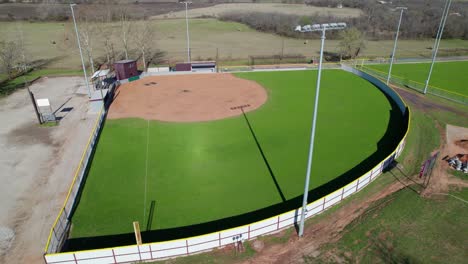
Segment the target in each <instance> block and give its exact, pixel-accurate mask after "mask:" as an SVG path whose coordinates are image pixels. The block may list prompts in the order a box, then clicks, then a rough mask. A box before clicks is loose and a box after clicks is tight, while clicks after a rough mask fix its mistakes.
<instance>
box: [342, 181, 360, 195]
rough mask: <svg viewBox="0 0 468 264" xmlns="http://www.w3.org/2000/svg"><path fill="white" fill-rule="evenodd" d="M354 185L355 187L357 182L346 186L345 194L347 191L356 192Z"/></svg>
mask: <svg viewBox="0 0 468 264" xmlns="http://www.w3.org/2000/svg"><path fill="white" fill-rule="evenodd" d="M356 185H357V180H356V181H353V182H352V183H350V184H348V185H346V186H345V187H344V192H345V193H347V192H348V191H349V190H351V189H352V190H356Z"/></svg>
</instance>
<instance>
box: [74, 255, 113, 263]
mask: <svg viewBox="0 0 468 264" xmlns="http://www.w3.org/2000/svg"><path fill="white" fill-rule="evenodd" d="M113 263H115V260H114V257H110V258H97V259H85V260H79V261H78V264H113Z"/></svg>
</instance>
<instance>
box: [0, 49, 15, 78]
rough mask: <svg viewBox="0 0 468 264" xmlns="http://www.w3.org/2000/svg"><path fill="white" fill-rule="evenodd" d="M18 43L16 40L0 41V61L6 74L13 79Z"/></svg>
mask: <svg viewBox="0 0 468 264" xmlns="http://www.w3.org/2000/svg"><path fill="white" fill-rule="evenodd" d="M17 44H18V43H16V41H8V42H0V63H1V64H2V67H3V70H4V71H5V72H6V74H7V76H8V80H11V79H13V77H14V73H15V67H16V65H17V62H18V61H17V59H18V53H19V52H18V45H17Z"/></svg>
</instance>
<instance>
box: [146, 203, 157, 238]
mask: <svg viewBox="0 0 468 264" xmlns="http://www.w3.org/2000/svg"><path fill="white" fill-rule="evenodd" d="M155 205H156V201H154V200H153V201H151V206H150V210H149V215H148V222H147V223H146V231H150V230H151V225H152V224H153V215H154V207H155Z"/></svg>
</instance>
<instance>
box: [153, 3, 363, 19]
mask: <svg viewBox="0 0 468 264" xmlns="http://www.w3.org/2000/svg"><path fill="white" fill-rule="evenodd" d="M252 11H253V12H264V13H280V14H294V15H302V16H312V15H317V14H318V15H322V16H327V15H330V14H333V16H334V17H358V16H360V15H362V11H361V10H359V9H355V8H340V9H338V8H331V7H316V6H305V5H303V4H298V5H294V4H280V3H261V4H254V3H236V4H219V5H215V6H210V7H205V8H197V9H193V10H190V11H189V13H188V14H189V17H190V18H196V17H201V16H212V17H218V16H219V15H221V14H223V13H228V12H252ZM153 18H160V19H161V18H162V19H164V18H185V11H178V12H171V13H168V14H162V15H157V16H153Z"/></svg>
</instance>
